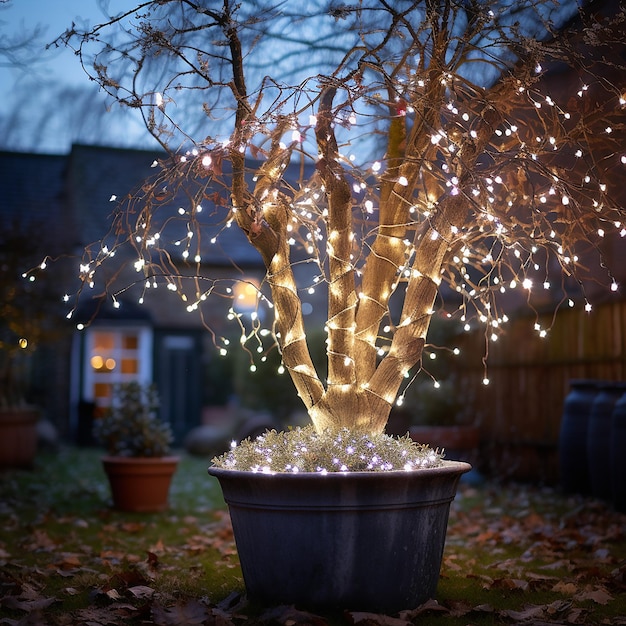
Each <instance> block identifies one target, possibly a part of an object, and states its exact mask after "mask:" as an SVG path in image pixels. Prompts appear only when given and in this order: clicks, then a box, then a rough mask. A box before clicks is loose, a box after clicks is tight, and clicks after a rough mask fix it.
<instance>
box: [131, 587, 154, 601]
mask: <svg viewBox="0 0 626 626" xmlns="http://www.w3.org/2000/svg"><path fill="white" fill-rule="evenodd" d="M128 591H129V592H130V593H132V594H133V595H134V596H135V598H151V597H152V596H153V595H154V593H155V592H154V589H153V588H152V587H148V586H146V585H136V586H135V587H129V588H128Z"/></svg>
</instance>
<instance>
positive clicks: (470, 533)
mask: <svg viewBox="0 0 626 626" xmlns="http://www.w3.org/2000/svg"><path fill="white" fill-rule="evenodd" d="M207 465H208V460H206V459H198V458H193V457H189V456H186V455H182V460H181V465H180V468H179V470H178V472H177V474H176V475H175V477H174V482H173V485H172V491H171V497H170V509H169V510H168V511H166V512H163V513H155V514H129V513H120V512H117V511H114V510H113V509H111V507H110V496H109V491H108V485H107V483H106V479H105V476H104V473H103V471H102V469H101V466H100V462H99V452H98V451H97V450H93V449H76V448H63V449H62V450H61V451H59V452H58V453H54V454H53V453H47V454H42V455H40V456H39V457H38V460H37V464H36V467H35V468H34V469H33V470H32V471H10V472H5V473H4V474H0V584H1V589H0V624H10V625H17V624H19V625H27V624H28V625H34V624H42V625H46V624H48V625H50V626H53V625H70V624H88V625H90V626H98V625H102V626H106V625H110V624H112V625H114V624H126V625H131V624H157V625H168V626H169V625H172V626H173V625H183V624H220V625H222V626H227V625H228V624H256V623H265V624H285V625H287V624H289V625H296V624H320V625H323V624H350V623H360V624H364V625H369V624H372V625H375V624H383V625H385V624H388V625H389V626H401V625H402V624H408V623H413V624H420V625H422V624H424V625H429V624H451V625H457V624H458V625H459V626H461V625H467V624H477V625H480V624H518V623H519V624H524V623H530V624H626V515H621V514H617V513H614V512H612V511H611V510H610V508H608V507H607V506H606V505H604V504H603V503H601V502H598V501H595V500H591V499H583V498H580V497H564V496H562V495H560V494H559V492H558V491H557V490H554V489H547V488H543V489H541V488H533V487H529V486H520V485H500V484H497V483H493V482H485V483H482V484H480V485H472V484H469V483H464V484H462V485H461V488H460V490H459V494H458V496H457V499H456V501H455V502H454V504H453V507H452V511H451V519H450V526H449V530H448V539H447V543H446V549H445V553H444V563H443V568H442V573H441V579H440V584H439V588H438V594H437V598H436V599H435V600H433V601H431V602H428V603H426V604H425V605H424V606H422V607H418V608H416V609H414V610H407V611H406V612H404V613H402V614H400V615H397V616H393V617H387V616H380V615H371V614H362V613H356V612H342V611H338V612H337V613H336V614H334V615H322V616H320V615H311V614H309V613H307V612H305V611H304V610H297V609H295V608H294V607H260V606H251V605H249V604H248V603H247V602H246V600H245V593H244V587H243V581H242V577H241V570H240V568H239V564H238V560H237V554H236V551H235V546H234V543H233V539H232V532H231V528H230V524H229V519H228V515H227V512H226V508H225V505H224V501H223V499H222V497H221V493H220V490H219V486H218V484H217V482H216V481H215V479H213V478H211V477H209V476H208V475H207V473H206V468H207Z"/></svg>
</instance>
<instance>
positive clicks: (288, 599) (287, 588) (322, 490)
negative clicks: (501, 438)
mask: <svg viewBox="0 0 626 626" xmlns="http://www.w3.org/2000/svg"><path fill="white" fill-rule="evenodd" d="M470 469H471V466H470V465H469V464H468V463H462V462H459V461H444V464H443V466H441V467H437V468H431V469H424V470H419V471H415V472H404V471H394V472H350V473H345V474H341V473H337V474H335V473H329V474H327V475H324V476H322V475H319V474H305V473H302V474H275V475H268V474H263V473H253V472H240V471H233V470H225V469H218V468H214V467H211V468H209V474H212V475H213V476H216V477H217V478H218V480H219V482H220V485H221V487H222V491H223V493H224V498H225V500H226V502H227V503H228V507H229V510H230V516H231V520H232V524H233V531H234V535H235V542H236V544H237V551H238V553H239V559H240V562H241V568H242V571H243V577H244V582H245V585H246V591H247V594H248V597H249V598H250V599H251V600H254V601H259V602H262V603H264V604H296V605H299V606H302V607H307V608H322V609H329V608H331V609H349V610H362V611H378V612H386V613H394V612H397V611H400V610H402V609H407V608H414V607H416V606H419V605H420V604H422V603H423V602H425V601H426V600H427V599H429V598H431V597H433V596H434V594H435V591H436V588H437V583H438V580H439V571H440V568H441V559H442V554H443V548H444V543H445V537H446V529H447V524H448V514H449V511H450V503H451V502H452V500H453V499H454V497H455V495H456V489H457V485H458V482H459V478H460V477H461V475H462V474H463V473H465V472H467V471H469V470H470Z"/></svg>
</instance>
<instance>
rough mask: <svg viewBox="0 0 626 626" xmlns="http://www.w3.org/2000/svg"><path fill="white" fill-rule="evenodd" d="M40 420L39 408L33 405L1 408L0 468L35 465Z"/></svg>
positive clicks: (28, 467)
mask: <svg viewBox="0 0 626 626" xmlns="http://www.w3.org/2000/svg"><path fill="white" fill-rule="evenodd" d="M38 421H39V410H38V409H35V408H32V407H26V408H18V409H11V408H6V409H1V410H0V468H3V469H8V468H12V467H19V468H27V469H30V468H31V467H32V466H33V463H34V460H35V454H36V453H37V422H38Z"/></svg>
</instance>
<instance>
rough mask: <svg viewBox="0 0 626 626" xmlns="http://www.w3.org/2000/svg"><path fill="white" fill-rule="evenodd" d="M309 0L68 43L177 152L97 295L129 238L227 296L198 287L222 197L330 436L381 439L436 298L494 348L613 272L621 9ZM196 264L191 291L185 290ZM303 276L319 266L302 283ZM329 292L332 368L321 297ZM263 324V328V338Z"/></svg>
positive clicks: (197, 11) (197, 298)
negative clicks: (313, 300) (535, 314)
mask: <svg viewBox="0 0 626 626" xmlns="http://www.w3.org/2000/svg"><path fill="white" fill-rule="evenodd" d="M218 4H219V6H218ZM302 4H303V3H300V2H289V1H286V2H272V1H269V0H267V1H266V0H252V1H249V2H245V3H237V2H234V1H232V0H223V1H222V2H221V3H206V2H194V1H193V0H160V1H158V2H156V1H155V2H143V3H141V4H139V5H138V6H137V7H136V8H135V9H133V10H131V11H127V12H124V13H122V14H119V15H117V16H115V17H113V18H111V19H110V20H109V21H108V22H107V23H106V24H102V25H100V26H97V27H95V28H93V29H90V30H88V31H82V32H81V31H79V30H77V29H75V28H73V29H71V30H69V31H68V32H67V33H66V34H65V36H64V38H63V40H64V41H65V42H66V43H68V44H69V45H72V46H74V47H75V49H76V51H77V52H78V54H79V55H80V58H81V59H82V62H83V65H84V68H85V70H86V71H87V73H88V74H89V75H90V77H91V78H92V79H94V80H96V81H97V82H98V84H99V85H100V86H101V87H102V88H103V89H105V90H106V91H107V92H108V93H109V94H110V95H111V96H112V97H113V98H114V99H115V100H117V101H118V102H121V103H123V104H125V105H127V106H128V107H131V108H133V109H137V110H140V111H141V113H142V115H143V118H144V121H145V124H146V127H147V129H148V131H149V132H150V133H151V134H152V135H153V136H154V137H155V138H156V139H157V140H158V141H159V142H160V143H161V145H162V146H163V147H164V148H165V149H167V150H168V152H169V153H170V155H171V158H169V159H164V161H163V163H162V164H161V169H160V171H159V173H158V175H157V176H156V177H155V179H154V180H153V181H151V182H149V183H147V184H146V185H145V186H144V187H143V188H142V192H141V194H140V195H139V196H136V197H134V198H132V199H131V200H130V202H129V204H128V206H127V207H126V210H125V211H122V212H120V213H119V214H118V216H117V218H116V221H115V223H114V226H113V230H114V232H115V234H116V243H114V244H113V245H112V246H108V247H104V246H103V245H101V244H96V245H94V246H92V247H90V248H88V249H87V250H86V253H85V258H84V260H83V264H82V273H81V280H82V281H83V286H93V285H95V284H97V280H98V278H97V276H98V273H99V272H100V271H101V270H102V268H103V267H105V266H108V265H109V264H111V265H113V264H114V263H115V262H116V260H117V259H114V258H112V256H113V253H114V252H116V251H117V249H118V248H119V247H120V246H123V245H129V246H131V247H133V248H134V254H135V257H134V261H133V262H134V266H135V268H136V269H137V270H140V271H141V272H142V273H143V276H144V279H146V280H150V281H160V282H165V283H167V284H168V287H169V288H170V289H172V290H173V291H176V292H177V293H179V294H180V296H181V299H183V300H184V302H185V306H187V307H190V308H192V309H194V308H197V309H199V310H202V307H203V306H204V304H203V303H204V301H205V298H206V296H207V295H215V294H218V293H220V288H219V284H218V283H215V282H210V281H209V282H208V283H204V282H203V281H202V280H199V277H202V276H203V267H202V250H203V246H208V245H211V242H210V241H205V240H203V238H202V232H203V220H204V219H211V218H210V216H209V217H204V216H206V215H207V214H208V213H209V214H211V215H213V216H214V217H215V216H220V215H222V214H223V213H220V211H219V210H217V209H216V210H214V211H212V212H211V211H204V212H202V213H201V212H200V210H199V209H200V208H202V205H203V203H204V204H205V205H206V204H207V202H208V201H209V200H210V201H213V202H214V203H216V205H217V206H218V207H219V206H220V203H221V200H220V195H219V193H216V190H217V191H218V192H219V191H220V190H223V189H225V190H226V191H227V194H228V196H227V201H226V202H225V203H223V204H224V212H225V213H226V215H225V217H224V226H225V227H226V226H229V225H230V224H231V223H232V224H236V225H237V226H238V227H239V228H241V229H242V230H243V232H244V233H245V234H246V235H247V237H248V239H249V241H250V243H251V245H253V246H254V247H255V248H256V249H257V250H258V251H259V253H260V255H261V257H262V259H263V262H264V264H265V266H266V269H267V274H266V285H264V286H262V287H261V292H262V297H263V298H265V297H266V296H267V298H268V299H269V300H271V302H272V306H273V309H272V310H273V313H274V320H273V325H272V328H271V331H272V335H273V337H274V338H275V340H276V342H277V344H278V346H279V348H280V350H281V354H282V363H283V365H284V367H285V368H286V370H287V371H288V372H289V374H290V375H291V378H292V379H293V382H294V384H295V386H296V389H297V391H298V393H299V395H300V397H301V398H302V400H303V402H304V404H305V406H306V408H307V410H308V412H309V414H310V416H311V418H312V421H313V423H314V425H315V426H316V428H317V429H318V431H319V430H323V429H325V428H327V427H337V426H347V427H349V428H351V429H354V430H360V431H364V432H372V433H374V432H381V431H382V430H383V429H384V427H385V424H386V420H387V417H388V414H389V411H390V409H391V407H392V405H393V404H394V402H396V401H397V399H398V398H401V397H402V393H403V388H404V385H406V383H407V382H410V380H411V379H412V377H413V376H414V374H415V371H416V370H417V369H419V367H420V364H421V358H422V353H423V349H424V346H425V343H426V340H427V332H428V328H429V323H430V320H431V318H432V315H433V313H434V312H435V311H436V310H437V309H442V308H444V307H447V308H446V310H447V311H448V315H449V316H451V317H458V318H461V319H463V320H465V321H466V322H469V320H470V318H472V317H475V318H477V319H478V320H479V323H481V324H483V325H484V327H485V329H486V333H487V335H488V336H490V335H491V334H492V333H496V332H498V330H499V329H500V328H501V327H502V326H503V325H505V322H506V314H505V311H504V310H503V309H501V307H502V306H505V305H506V303H507V297H508V296H509V294H511V293H513V294H515V293H518V292H520V293H522V294H523V298H524V299H526V300H528V302H529V303H530V304H531V305H532V303H533V298H534V294H535V293H536V292H537V291H541V290H545V289H548V288H549V289H553V290H555V292H556V294H557V296H556V299H557V305H558V304H559V302H560V301H562V300H563V299H564V298H566V297H567V288H568V287H571V286H574V288H577V289H579V288H582V287H583V286H584V283H585V281H586V280H589V279H595V277H596V274H595V273H594V272H593V271H590V272H587V271H586V270H585V269H584V268H583V267H582V266H581V262H580V260H581V255H582V253H581V250H582V248H581V246H582V247H585V248H589V249H590V250H592V251H596V252H597V253H598V255H600V250H601V247H600V244H601V242H602V240H603V237H604V236H605V235H607V236H608V235H609V234H613V233H619V232H620V231H622V233H623V232H624V231H623V230H622V229H623V228H624V221H625V218H626V212H625V211H624V209H623V208H621V206H620V204H619V202H617V201H615V200H614V197H613V196H612V191H615V190H616V186H615V184H614V180H613V179H612V177H613V174H614V172H615V171H618V168H619V171H620V172H623V167H624V159H625V157H624V156H623V153H622V152H620V150H622V149H623V136H624V135H623V108H624V96H623V93H624V91H623V89H624V84H623V76H624V67H623V65H620V63H621V62H620V60H619V57H618V56H617V55H611V54H610V53H607V51H609V50H611V49H612V48H613V47H615V46H618V45H621V41H620V38H621V32H622V30H623V24H624V19H625V15H624V11H623V9H621V10H620V9H619V8H618V9H616V10H615V11H614V13H615V15H614V16H613V18H612V19H608V18H605V17H604V16H603V15H601V14H599V13H594V12H593V11H585V10H582V11H580V12H578V11H577V10H576V8H575V6H574V3H572V4H571V5H570V4H569V3H560V2H550V1H545V0H522V1H521V2H520V1H519V0H515V1H513V0H502V1H500V2H495V3H494V2H483V1H480V0H394V2H389V1H387V0H360V1H358V2H357V1H347V2H344V3H340V2H326V1H325V0H317V1H315V2H309V3H306V5H307V6H306V8H305V7H303V6H302ZM568 11H569V12H568ZM565 67H568V68H570V69H569V70H568V72H569V73H567V76H568V81H567V82H566V86H567V89H568V90H571V93H567V92H564V91H563V90H561V91H560V92H558V93H557V91H556V90H553V89H552V87H551V82H550V80H545V77H549V76H552V75H553V74H552V73H551V72H553V71H557V70H558V72H559V74H558V75H562V74H563V72H564V69H563V68H565ZM620 77H622V78H621V80H622V83H621V84H619V83H618V82H617V81H618V80H619V79H620ZM194 112H195V113H196V114H195V115H194ZM200 113H201V115H198V114H200ZM380 139H384V148H382V149H381V147H380V146H381V141H380ZM250 168H252V169H253V171H251V172H250V171H249V170H250ZM297 168H300V172H301V173H302V176H301V177H300V180H299V181H298V183H297V184H294V183H293V181H291V180H289V176H288V172H289V171H293V170H294V169H297ZM249 174H251V175H249ZM180 190H184V191H185V193H186V194H187V196H188V203H187V204H186V206H185V207H183V208H182V209H181V210H182V214H181V215H180V216H178V217H180V218H181V219H183V220H184V224H185V229H186V230H187V233H188V237H187V238H186V240H185V242H183V246H182V248H183V249H184V253H183V255H182V258H180V257H175V256H174V254H175V253H174V252H173V248H171V247H169V246H168V243H167V242H168V241H170V239H174V238H175V237H174V236H172V237H171V238H170V237H168V232H169V231H168V228H170V227H172V224H174V218H176V217H177V216H176V215H172V216H169V217H168V216H162V213H163V212H164V211H166V210H167V208H168V206H171V205H168V200H169V199H171V198H173V197H175V196H176V194H177V193H178V192H179V191H180ZM179 239H180V237H179ZM178 250H180V248H178ZM118 258H119V257H118ZM598 259H599V260H600V264H601V263H602V259H601V255H600V256H598V257H597V259H596V260H598ZM185 260H186V262H187V263H188V264H189V265H190V266H191V267H192V268H193V271H192V272H191V273H192V274H193V275H194V276H195V278H191V279H185V278H184V277H183V273H184V272H183V271H182V270H181V269H180V268H181V267H182V262H183V261H185ZM302 266H306V267H307V268H314V269H313V271H312V272H311V274H308V275H307V278H306V281H307V282H305V283H304V284H303V283H302V282H299V280H300V278H301V274H300V273H299V269H300V267H302ZM555 271H556V272H558V274H559V275H563V276H565V277H566V278H565V279H564V280H563V281H562V283H561V286H559V285H558V283H556V284H555V282H554V277H555ZM186 280H191V284H193V285H194V287H193V289H191V291H189V290H187V289H186V287H185V283H186ZM604 280H605V283H606V285H607V287H608V286H610V285H612V286H613V288H614V289H616V288H617V284H616V282H615V281H614V279H613V278H612V276H611V274H610V273H609V272H607V273H606V276H605V279H604ZM206 284H209V285H210V286H209V287H208V288H206ZM203 285H205V287H203ZM265 287H267V288H268V290H269V293H267V294H266V293H265ZM121 288H122V287H120V286H119V285H116V284H115V283H114V282H111V283H109V284H108V285H107V289H106V293H108V294H109V295H110V296H111V297H116V293H117V291H116V290H120V289H121ZM322 288H323V289H326V291H327V302H328V310H327V321H326V332H327V366H328V375H327V378H326V379H322V378H321V377H320V375H319V374H318V372H317V371H316V369H315V367H314V364H313V361H312V359H311V356H310V351H309V346H308V344H307V335H306V330H305V324H304V318H303V313H302V299H301V295H302V294H303V293H306V292H307V291H308V290H311V289H322ZM81 291H82V289H81ZM222 295H227V294H226V293H224V294H222ZM444 296H445V297H444ZM583 297H584V295H583ZM586 304H587V305H588V304H589V303H586ZM242 324H243V322H242ZM548 330H549V329H545V328H538V331H539V332H540V333H542V334H545V333H547V331H548ZM262 331H263V328H262V325H261V322H260V321H259V319H256V320H253V321H252V327H251V328H244V329H243V339H244V341H243V342H244V343H245V341H246V340H250V341H252V340H256V339H255V338H259V337H261V335H262ZM258 341H259V342H261V339H258Z"/></svg>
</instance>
